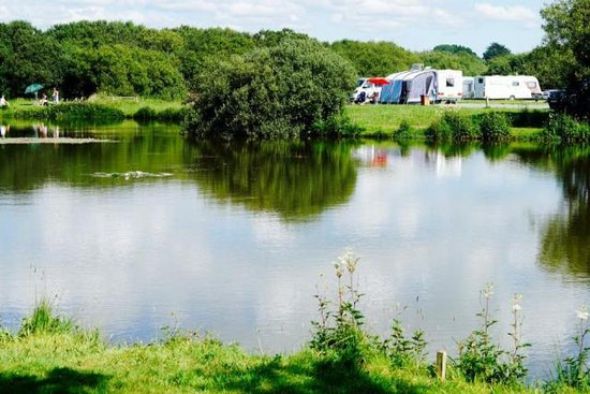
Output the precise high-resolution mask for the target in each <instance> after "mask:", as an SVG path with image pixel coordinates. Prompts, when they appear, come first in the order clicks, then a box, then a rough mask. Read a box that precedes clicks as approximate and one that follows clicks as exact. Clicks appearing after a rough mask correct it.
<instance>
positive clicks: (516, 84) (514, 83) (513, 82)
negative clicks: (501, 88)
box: [512, 81, 520, 86]
mask: <svg viewBox="0 0 590 394" xmlns="http://www.w3.org/2000/svg"><path fill="white" fill-rule="evenodd" d="M512 86H520V82H518V81H512Z"/></svg>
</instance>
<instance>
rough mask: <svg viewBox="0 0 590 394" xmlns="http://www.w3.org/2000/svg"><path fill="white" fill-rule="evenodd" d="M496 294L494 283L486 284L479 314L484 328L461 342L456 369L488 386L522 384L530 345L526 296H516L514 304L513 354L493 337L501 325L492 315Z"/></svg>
mask: <svg viewBox="0 0 590 394" xmlns="http://www.w3.org/2000/svg"><path fill="white" fill-rule="evenodd" d="M493 295H494V287H493V285H492V284H488V285H486V287H485V289H484V290H482V291H481V304H482V310H481V311H480V312H479V313H478V314H477V316H478V317H479V318H480V320H481V326H480V328H478V329H476V330H475V331H473V332H472V333H471V334H470V335H469V336H468V337H467V339H465V340H464V341H462V342H460V343H459V356H458V359H457V360H456V361H455V366H456V367H457V369H458V370H459V371H461V372H462V374H463V375H464V376H465V378H466V379H467V380H468V381H470V382H473V381H476V380H478V381H484V382H487V383H518V382H520V381H521V380H522V379H523V378H524V377H525V376H526V372H527V370H526V368H525V366H524V360H525V356H524V355H523V354H522V349H524V348H525V347H528V346H529V345H528V344H525V343H523V342H522V338H521V331H522V316H521V310H522V307H521V304H520V301H521V299H522V297H521V296H520V295H515V297H514V298H513V301H512V315H513V321H512V324H511V327H512V331H511V332H510V333H509V334H508V335H509V336H511V337H512V341H513V349H512V351H510V352H509V351H506V350H504V349H502V348H501V347H500V346H499V345H498V344H496V343H494V341H493V340H492V338H491V335H490V329H491V328H492V327H493V326H494V325H496V324H497V323H498V321H497V320H495V319H494V318H493V317H492V315H491V313H490V301H491V299H492V296H493Z"/></svg>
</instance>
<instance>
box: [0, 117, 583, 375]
mask: <svg viewBox="0 0 590 394" xmlns="http://www.w3.org/2000/svg"><path fill="white" fill-rule="evenodd" d="M39 130H40V128H39V125H35V127H31V126H30V125H16V126H14V125H13V126H12V127H11V128H10V129H9V130H8V131H6V130H5V132H4V137H3V138H4V141H6V139H7V138H14V137H33V138H54V139H55V142H56V143H55V144H53V143H50V144H33V145H0V251H1V254H0V320H1V322H2V324H4V325H6V326H8V327H11V328H15V327H16V326H17V325H18V323H19V321H20V319H21V318H22V317H23V316H24V315H25V314H26V313H28V312H29V311H30V310H31V307H32V305H33V304H34V303H35V300H38V299H40V298H41V297H50V298H54V297H55V298H56V301H55V302H56V304H57V305H58V307H59V309H60V311H63V312H64V313H66V314H68V315H72V316H74V317H75V318H76V319H77V321H79V322H80V323H81V324H82V325H85V326H91V327H99V328H101V329H102V330H103V331H104V332H105V333H107V334H108V335H109V336H110V337H111V338H112V339H113V340H114V341H135V340H151V339H154V338H157V337H158V336H159V335H160V332H161V331H160V330H161V328H162V327H163V326H174V325H178V326H181V327H184V328H191V329H198V330H202V331H211V332H213V333H216V334H217V335H218V336H219V337H221V338H222V339H223V340H225V341H238V342H240V343H241V344H243V345H244V346H245V347H246V348H247V349H250V350H253V351H259V350H260V349H262V350H263V351H265V352H288V351H293V350H296V349H298V348H299V347H300V346H302V344H304V343H305V341H306V340H308V339H309V335H310V324H309V322H310V321H311V320H313V319H314V318H315V317H316V305H315V302H314V298H313V295H314V294H315V293H317V291H318V288H319V290H320V291H324V288H325V287H326V286H328V287H330V286H331V285H332V280H331V279H332V270H333V268H332V262H333V261H334V260H335V259H336V257H337V256H339V255H341V254H342V253H343V251H344V249H345V248H346V247H351V248H353V250H354V251H355V252H356V253H357V254H358V255H359V256H360V257H361V267H360V279H359V280H360V286H361V288H362V290H363V291H364V293H366V296H365V297H364V300H363V305H362V306H363V309H364V311H365V312H366V314H367V316H368V321H369V327H370V329H371V330H373V331H375V332H378V333H386V332H387V329H388V327H389V324H390V322H391V319H392V318H394V317H400V318H401V319H402V320H403V321H404V323H405V324H406V325H407V326H408V328H411V329H414V328H422V329H424V330H425V331H426V333H427V337H428V340H429V342H430V347H431V349H432V350H436V349H439V348H446V349H448V350H449V351H450V352H451V353H454V352H455V348H456V345H455V341H456V340H459V339H461V338H464V337H465V336H466V335H467V334H468V333H469V332H470V331H471V330H472V329H474V328H475V327H476V325H477V320H476V317H475V313H476V312H477V311H478V310H479V308H480V304H479V290H480V289H482V288H483V287H484V286H485V285H486V283H487V282H493V283H494V285H495V295H494V313H495V315H496V317H497V318H498V319H500V321H501V324H499V325H498V326H497V328H496V334H497V335H498V336H500V335H502V336H504V333H506V332H507V331H508V330H509V326H508V325H509V322H510V312H511V298H512V295H513V294H514V293H522V294H523V296H524V300H523V303H522V304H523V312H524V314H525V323H524V327H525V333H524V336H525V339H526V341H528V342H531V343H532V344H533V347H532V349H531V350H530V352H529V356H530V357H529V363H530V367H531V369H532V371H533V375H534V376H545V375H546V373H547V372H548V371H549V370H550V369H551V367H552V365H553V362H554V361H555V360H556V359H557V357H558V355H559V354H560V353H561V352H567V348H568V346H567V338H568V337H569V336H570V335H572V334H573V333H574V330H575V327H576V321H575V309H576V308H577V307H578V306H580V305H582V304H587V303H590V201H589V198H590V197H589V194H590V152H588V151H584V150H544V149H540V148H536V147H533V146H511V147H495V148H490V149H479V148H476V147H459V148H456V147H455V148H449V147H445V148H432V147H430V148H429V147H425V146H415V147H400V146H397V145H395V144H393V143H374V142H367V143H357V144H351V143H338V144H336V143H332V144H329V143H298V144H292V143H261V144H258V145H245V144H225V145H223V144H214V143H194V142H190V141H187V140H186V139H184V138H183V137H182V136H180V135H179V128H178V127H176V126H138V125H137V124H135V123H125V124H123V125H119V126H117V127H98V128H85V131H78V130H77V129H75V128H66V129H59V130H55V128H52V127H47V132H45V130H43V129H41V130H42V133H41V134H39ZM63 137H85V138H86V137H94V138H106V139H112V140H116V141H117V142H115V143H98V144H97V143H95V144H84V145H65V144H58V143H57V142H59V138H63ZM322 274H324V276H325V277H324V278H323V279H322V277H321V275H322Z"/></svg>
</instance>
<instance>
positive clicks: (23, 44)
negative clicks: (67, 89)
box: [0, 21, 62, 96]
mask: <svg viewBox="0 0 590 394" xmlns="http://www.w3.org/2000/svg"><path fill="white" fill-rule="evenodd" d="M61 58H62V50H61V48H60V46H59V44H58V43H57V41H55V40H53V39H51V38H50V37H46V36H45V35H43V33H42V32H41V31H40V30H37V29H35V28H34V27H33V26H31V24H29V23H28V22H22V21H16V22H11V23H8V24H0V88H1V89H2V91H3V93H4V94H7V95H9V96H17V95H18V96H20V95H22V94H23V93H24V90H25V88H26V87H27V86H28V85H29V84H32V83H41V84H43V85H46V86H54V85H56V84H57V83H58V82H59V80H60V75H61V69H60V66H61Z"/></svg>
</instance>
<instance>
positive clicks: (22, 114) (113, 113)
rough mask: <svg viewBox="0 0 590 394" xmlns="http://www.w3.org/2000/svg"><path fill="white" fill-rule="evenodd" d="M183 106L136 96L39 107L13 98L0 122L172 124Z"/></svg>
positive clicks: (2, 111)
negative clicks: (132, 121)
mask: <svg viewBox="0 0 590 394" xmlns="http://www.w3.org/2000/svg"><path fill="white" fill-rule="evenodd" d="M184 116H185V107H184V106H183V104H182V103H181V102H180V101H164V100H157V99H146V98H139V97H112V96H95V97H92V98H91V99H89V100H87V101H84V102H62V103H60V104H57V105H54V104H50V105H48V106H41V105H39V104H38V103H37V102H35V101H33V100H25V99H17V100H13V101H11V102H10V106H9V107H8V108H5V109H2V110H0V119H23V120H25V119H26V120H44V121H58V122H72V121H91V122H99V123H102V122H113V121H120V120H123V119H133V120H136V121H140V122H141V121H173V122H180V121H182V120H183V119H184Z"/></svg>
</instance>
